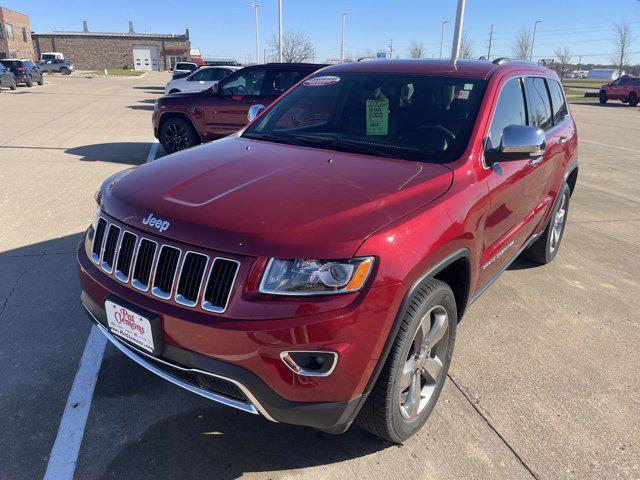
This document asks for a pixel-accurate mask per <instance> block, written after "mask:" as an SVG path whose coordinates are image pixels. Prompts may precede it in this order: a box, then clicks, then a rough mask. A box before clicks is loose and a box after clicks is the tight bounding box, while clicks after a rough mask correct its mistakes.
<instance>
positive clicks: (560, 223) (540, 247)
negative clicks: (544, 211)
mask: <svg viewBox="0 0 640 480" xmlns="http://www.w3.org/2000/svg"><path fill="white" fill-rule="evenodd" d="M560 195H561V197H560V198H559V199H558V202H557V203H556V205H555V207H554V209H553V211H552V212H551V218H550V220H549V224H548V225H547V228H545V230H544V233H543V234H542V236H541V237H540V238H539V239H538V240H536V241H535V242H534V243H533V244H532V245H531V246H530V247H529V248H527V249H526V250H525V251H524V252H523V255H524V257H525V258H528V259H529V260H532V261H534V262H536V263H539V264H540V265H546V264H548V263H551V262H552V261H553V259H554V258H556V255H557V254H558V249H559V248H560V242H562V237H563V236H564V230H565V226H566V225H567V215H568V213H569V201H570V200H571V189H570V188H569V186H568V185H567V184H566V183H565V184H564V185H563V187H562V188H561V189H560Z"/></svg>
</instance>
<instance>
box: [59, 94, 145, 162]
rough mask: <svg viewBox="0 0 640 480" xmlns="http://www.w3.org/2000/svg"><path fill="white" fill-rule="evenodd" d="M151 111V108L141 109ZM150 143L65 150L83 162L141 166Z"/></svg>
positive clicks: (123, 143) (106, 144) (92, 146)
mask: <svg viewBox="0 0 640 480" xmlns="http://www.w3.org/2000/svg"><path fill="white" fill-rule="evenodd" d="M143 108H149V109H153V107H143ZM151 145H152V143H151V142H114V143H96V144H93V145H82V146H80V147H73V148H69V149H67V150H65V153H69V154H71V155H77V156H79V157H82V158H80V160H81V161H83V162H113V163H123V164H126V165H142V164H143V163H145V162H146V161H147V155H149V149H150V148H151Z"/></svg>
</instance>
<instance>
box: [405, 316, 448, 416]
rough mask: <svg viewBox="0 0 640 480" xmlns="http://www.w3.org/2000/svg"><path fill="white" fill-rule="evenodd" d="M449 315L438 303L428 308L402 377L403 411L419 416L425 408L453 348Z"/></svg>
mask: <svg viewBox="0 0 640 480" xmlns="http://www.w3.org/2000/svg"><path fill="white" fill-rule="evenodd" d="M448 327H449V316H448V314H447V311H446V310H445V308H444V307H442V306H440V305H438V306H436V307H433V308H432V309H431V310H429V312H427V313H426V314H425V315H424V317H422V320H421V321H420V325H419V326H418V329H417V330H416V333H415V335H414V337H413V341H412V344H411V348H410V350H409V354H408V356H407V358H406V360H405V363H404V366H403V370H402V374H401V377H400V413H401V414H402V417H403V418H404V419H405V420H407V421H412V420H415V419H416V418H417V417H418V416H419V415H420V413H421V412H422V411H423V410H424V409H425V407H426V406H427V404H428V403H429V400H431V398H432V396H433V393H434V392H435V390H436V385H437V384H438V382H439V381H440V380H441V374H442V370H443V366H444V364H445V360H446V358H447V354H448V349H449V332H448Z"/></svg>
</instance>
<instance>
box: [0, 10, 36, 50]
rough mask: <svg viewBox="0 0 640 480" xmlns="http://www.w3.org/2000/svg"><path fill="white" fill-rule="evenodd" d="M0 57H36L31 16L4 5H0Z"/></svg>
mask: <svg viewBox="0 0 640 480" xmlns="http://www.w3.org/2000/svg"><path fill="white" fill-rule="evenodd" d="M0 58H28V59H30V60H32V59H33V58H34V57H33V42H32V41H31V28H30V27H29V17H27V16H26V15H23V14H22V13H18V12H14V11H13V10H9V9H8V8H4V7H0Z"/></svg>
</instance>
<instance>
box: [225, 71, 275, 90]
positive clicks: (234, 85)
mask: <svg viewBox="0 0 640 480" xmlns="http://www.w3.org/2000/svg"><path fill="white" fill-rule="evenodd" d="M264 75H265V70H264V68H251V69H243V70H242V71H240V72H239V73H238V74H237V75H234V76H233V77H230V78H229V79H228V80H227V81H225V82H224V84H223V85H221V88H220V93H221V94H222V95H260V89H261V88H262V83H263V81H264Z"/></svg>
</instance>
